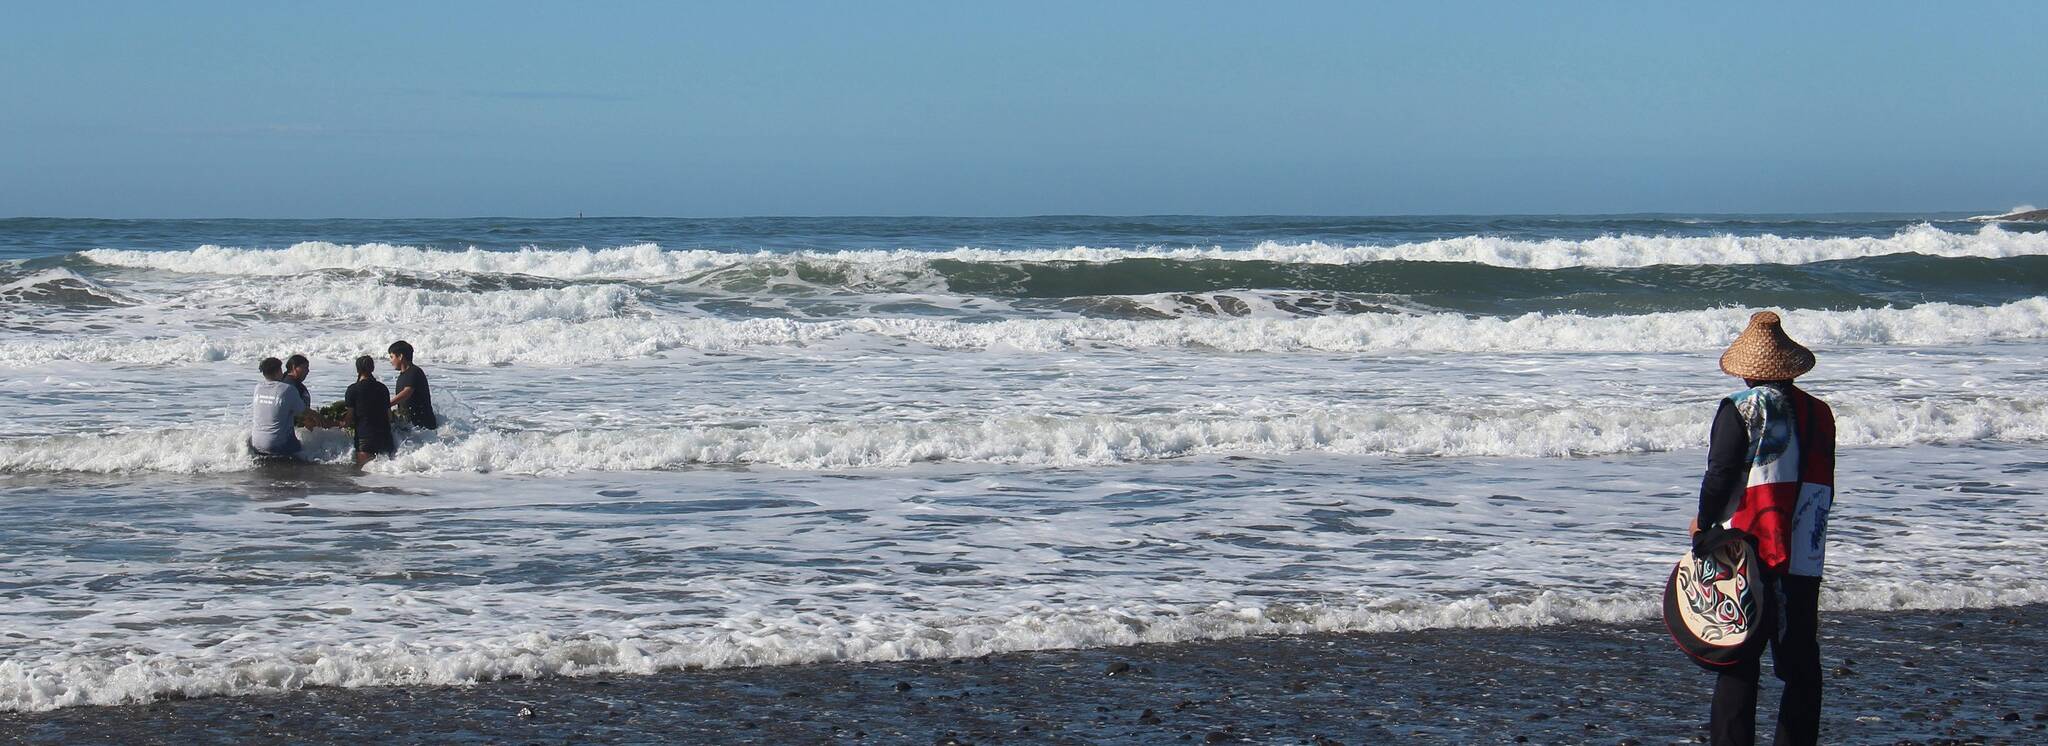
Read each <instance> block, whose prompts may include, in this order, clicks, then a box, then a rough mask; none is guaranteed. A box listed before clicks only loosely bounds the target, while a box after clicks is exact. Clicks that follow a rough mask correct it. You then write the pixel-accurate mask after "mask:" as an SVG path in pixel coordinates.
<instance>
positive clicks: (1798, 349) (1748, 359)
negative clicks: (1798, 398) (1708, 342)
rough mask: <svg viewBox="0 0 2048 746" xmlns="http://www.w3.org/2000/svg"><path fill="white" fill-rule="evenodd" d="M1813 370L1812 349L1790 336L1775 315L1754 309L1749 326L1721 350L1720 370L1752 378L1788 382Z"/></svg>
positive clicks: (1732, 374)
mask: <svg viewBox="0 0 2048 746" xmlns="http://www.w3.org/2000/svg"><path fill="white" fill-rule="evenodd" d="M1809 370H1813V351H1812V350H1809V349H1806V348H1805V347H1804V346H1802V345H1800V344H1799V343H1798V342H1794V341H1792V338H1791V337H1787V336H1785V328H1784V327H1783V326H1781V325H1780V324H1779V322H1778V315H1777V314H1775V313H1771V312H1770V311H1758V312H1757V313H1756V315H1754V316H1751V317H1749V328H1748V329H1744V330H1742V335H1741V336H1739V337H1736V338H1735V343H1734V344H1731V345H1728V351H1727V352H1723V353H1721V371H1722V372H1724V373H1727V374H1728V375H1731V376H1740V377H1742V378H1747V379H1750V380H1753V381H1790V380H1792V379H1794V378H1798V377H1799V375H1800V374H1802V373H1805V372H1807V371H1809Z"/></svg>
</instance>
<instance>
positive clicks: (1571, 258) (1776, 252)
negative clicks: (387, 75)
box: [82, 224, 2048, 282]
mask: <svg viewBox="0 0 2048 746" xmlns="http://www.w3.org/2000/svg"><path fill="white" fill-rule="evenodd" d="M1891 254H1925V255H1929V256H1937V257H1978V258H2003V257H2013V256H2036V255H2048V233H2038V232H2012V231H2007V230H2004V229H2002V228H1999V227H1998V226H1995V225H1987V226H1984V227H1983V228H1981V229H1979V230H1978V231H1977V232H1975V233H1952V232H1949V231H1945V230H1942V229H1939V228H1935V227H1933V226H1931V225H1925V224H1922V225H1918V226H1913V227H1911V228H1908V229H1906V230H1902V231H1900V232H1898V233H1897V234H1895V235H1892V236H1888V237H1882V238H1870V237H1833V238H1785V237H1779V236H1773V235H1761V236H1735V235H1720V236H1648V235H1634V234H1625V235H1615V236H1603V237H1600V238H1592V239H1585V240H1565V239H1552V240H1522V239H1511V238H1500V237H1493V236H1477V235H1475V236H1464V237H1459V238H1447V239H1439V240H1432V241H1419V242H1411V243H1399V244H1390V245H1383V246H1376V245H1342V244H1329V243H1322V242H1307V243H1283V242H1275V241H1266V242H1262V243H1259V244H1257V245H1255V246H1253V247H1251V248H1248V249H1227V248H1222V247H1206V248H1198V247H1158V246H1155V247H1132V248H1118V247H1100V248H1098V247H1088V246H1074V247H1068V248H1061V249H1036V250H1028V249H1027V250H990V249H978V248H971V247H963V248H956V249H950V250H912V249H893V250H885V249H871V250H845V251H797V252H768V251H760V252H734V251H718V250H710V249H681V250H669V249H663V248H661V247H660V246H659V245H656V244H652V243H644V244H636V245H632V246H621V247H615V248H603V249H589V248H583V249H574V250H540V249H522V250H519V251H485V250H481V249H475V248H471V249H469V250H466V251H443V250H435V249H427V248H421V247H417V246H402V245H393V244H381V243H369V244H336V243H329V242H324V241H310V242H304V243H299V244H295V245H293V246H291V247H288V248H283V249H248V248H231V247H223V246H215V245H207V246H201V247H199V248H196V249H191V250H183V251H137V250H127V249H93V250H90V251H86V252H83V254H82V255H83V256H84V257H85V258H86V259H88V260H91V261H92V262H95V263H98V264H101V265H107V266H116V267H132V268H140V269H153V270H160V271H167V272H178V273H189V274H215V275H263V276H279V275H297V274H305V273H308V272H316V271H322V270H371V269H385V270H400V271H412V272H462V273H471V274H511V275H529V276H537V277H549V278H556V279H570V280H590V279H610V280H636V279H637V280H650V279H674V278H686V277H689V276H691V275H695V274H699V273H704V272H711V271H718V270H726V269H730V268H733V267H738V266H749V265H762V264H769V265H774V264H809V265H838V266H841V267H866V268H869V269H877V268H878V269H881V270H883V271H885V272H890V273H910V274H912V275H914V276H923V275H922V274H921V273H922V272H923V271H924V270H925V268H927V267H928V266H929V265H930V263H932V262H938V261H950V262H965V263H975V264H1015V263H1051V262H1078V263H1097V264H1099V263H1106V262H1116V261H1123V260H1131V259H1165V260H1174V261H1258V262H1273V263H1280V264H1360V263H1368V262H1386V261H1411V262H1452V263H1466V264H1485V265H1492V266H1499V267H1513V268H1523V269H1560V268H1565V267H1646V266H1652V265H1730V264H1808V263H1813V262H1821V261H1829V260H1839V259H1857V258H1865V257H1875V256H1885V255H1891ZM900 281H901V280H900V279H897V280H885V281H884V282H900Z"/></svg>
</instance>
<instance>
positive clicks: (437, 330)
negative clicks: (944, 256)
mask: <svg viewBox="0 0 2048 746" xmlns="http://www.w3.org/2000/svg"><path fill="white" fill-rule="evenodd" d="M529 302H530V303H533V304H536V305H533V306H529V305H524V304H526V303H529ZM624 302H625V300H624V298H623V297H622V296H618V295H613V294H608V293H606V292H598V291H593V292H590V293H583V292H581V291H577V292H569V291H564V293H563V294H562V295H560V296H544V297H541V298H539V299H538V300H531V301H515V300H510V299H509V296H508V299H507V300H506V304H507V305H506V306H505V307H504V308H503V309H501V310H499V311H494V312H492V313H491V314H488V318H486V319H485V321H486V322H487V323H486V324H481V325H464V326H457V325H451V324H445V323H438V322H441V321H445V319H444V318H443V317H441V316H438V315H436V313H435V312H433V311H431V310H429V309H432V308H433V306H432V304H429V305H427V306H423V307H421V308H419V309H415V310H412V311H406V312H405V313H410V314H416V315H417V318H418V321H417V322H416V323H412V324H399V323H394V322H391V321H388V320H382V319H380V320H377V321H375V322H374V323H370V324H366V325H365V326H366V327H367V328H364V329H362V330H360V331H353V332H341V333H325V334H315V335H312V336H298V335H295V334H284V333H280V332H276V331H270V330H266V329H263V328H261V327H257V328H255V329H251V330H247V331H241V330H235V331H220V332H211V331H208V332H188V333H183V334H176V335H164V336H152V337H141V338H136V337H129V336H117V335H103V336H90V335H67V336H65V337H61V338H27V339H23V340H21V341H17V342H11V343H10V344H8V345H5V346H4V347H0V366H17V367H23V366H31V365H37V364H41V363H45V362H51V361H60V360H70V361H85V362H104V363H131V364H151V365H163V364H177V363H191V362H208V361H221V360H255V359H258V358H261V357H264V356H267V355H270V354H273V352H274V351H275V350H277V349H282V348H291V349H294V350H298V351H301V352H304V353H306V354H309V355H319V356H323V357H328V358H348V357H353V356H354V355H357V354H363V353H364V352H365V351H374V350H381V349H383V345H384V344H387V343H388V342H389V340H391V339H397V338H404V339H408V340H410V341H412V342H413V344H414V345H416V346H418V347H420V348H421V349H423V350H431V351H432V355H433V359H435V360H437V361H440V362H446V363H456V364H475V365H498V364H510V363H528V364H539V365H573V364H581V363H590V362H599V361H606V360H622V359H631V358H641V357H649V356H654V355H659V354H663V353H666V352H668V351H675V350H682V351H701V352H718V351H736V350H754V349H773V348H807V347H816V346H821V345H855V346H858V345H868V346H874V345H881V346H883V347H885V348H886V347H895V346H900V345H919V346H922V347H925V348H930V349H940V350H969V351H1006V352H1026V353H1045V352H1059V351H1066V350H1075V349H1124V350H1162V349H1165V350H1194V351H1211V352H1222V353H1243V352H1289V351H1311V352H1327V353H1361V354H1371V353H1402V352H1417V353H1439V352H1463V353H1487V354H1537V353H1548V352H1676V351H1687V350H1702V349H1712V348H1717V347H1720V346H1723V345H1726V344H1727V343H1728V341H1729V340H1730V339H1732V338H1733V337H1734V334H1735V332H1736V331H1738V330H1740V329H1741V328H1742V327H1743V325H1744V323H1745V322H1746V320H1747V319H1748V317H1749V314H1750V309H1739V308H1723V309H1715V310H1709V311H1679V312H1666V313H1650V314H1642V315H1636V316H1585V315H1578V314H1541V313H1531V314H1524V315H1520V316H1515V317H1508V318H1500V317H1490V316H1482V317H1472V316H1465V315H1461V314H1451V313H1437V314H1423V315H1410V314H1396V313H1360V314H1354V315H1348V316H1322V317H1312V318H1223V319H1217V318H1173V319H1163V320H1150V321H1131V320H1118V319H1098V318H1066V319H1005V320H1001V321H977V320H961V319H945V318H936V319H935V318H862V319H840V320H829V321H799V320H792V319H780V318H757V319H713V318H680V317H650V316H638V315H619V316H615V315H608V314H610V313H611V312H612V310H613V309H615V308H617V307H618V306H619V305H620V304H623V303H624ZM365 308H367V307H365ZM535 308H539V309H542V310H534V309H535ZM564 309H566V311H565V310H564ZM341 312H344V313H352V312H353V310H350V309H341ZM462 313H470V312H469V311H463V312H462ZM533 314H543V315H546V316H547V317H546V318H537V319H532V320H522V319H526V318H530V316H531V315H533ZM555 314H567V315H570V316H571V317H572V318H575V317H579V316H580V317H582V318H588V320H586V321H566V320H563V319H562V318H559V317H557V316H556V315H555ZM592 317H595V318H592ZM1786 319H1787V321H1786V328H1787V331H1788V332H1790V333H1791V334H1792V335H1793V337H1794V338H1796V339H1799V340H1800V341H1802V342H1803V343H1805V344H1807V345H1809V346H1821V347H1837V346H1854V345H1909V346H1936V345H1968V344H1983V343H1989V342H2000V341H2015V340H2032V339H2042V338H2044V337H2048V297H2035V298H2029V299H2026V300H2021V301H2016V302H2013V303H2008V304H2005V305H2000V306H1964V305H1955V304H1948V303H1927V304H1922V305H1917V306H1913V307H1910V308H1876V309H1860V310H1849V311H1792V312H1786Z"/></svg>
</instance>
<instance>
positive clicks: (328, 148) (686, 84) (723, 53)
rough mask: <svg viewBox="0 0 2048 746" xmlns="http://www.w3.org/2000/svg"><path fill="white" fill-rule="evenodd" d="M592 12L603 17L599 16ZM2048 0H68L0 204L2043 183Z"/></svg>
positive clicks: (208, 209)
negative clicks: (537, 0)
mask: <svg viewBox="0 0 2048 746" xmlns="http://www.w3.org/2000/svg"><path fill="white" fill-rule="evenodd" d="M586 6H596V7H586ZM2044 38H2048V4H2040V3H1969V4H1926V3H1918V4H1914V3H1840V4H1832V3H1812V4H1808V3H1796V4H1792V3H1787V4H1756V5H1745V4H1712V6H1711V7H1708V4H1676V3H1671V4H1666V3H1605V4H1596V3H1437V2H1431V3H1412V4H1404V5H1391V4H1388V5H1382V4H1375V3H1316V2H1299V3H1286V2H1280V3H1260V4H1252V3H1178V2H1177V3H1142V2H1115V3H1101V2H1091V3H1062V2H1029V3H1014V4H1009V3H1005V4H994V3H941V2H929V3H892V2H857V3H855V2H841V3H822V2H821V3H794V2H790V3H783V2H749V3H729V4H685V3H662V4H655V3H647V4H632V3H604V4H582V3H578V4H571V3H553V4H527V3H503V2H493V3H458V2H434V3H402V4H401V3H391V4H385V3H374V2H354V3H329V4H311V3H254V2H250V3H206V2H188V3H135V4H119V3H77V4H69V3H37V4H26V3H24V4H13V5H10V6H9V7H8V9H7V21H6V23H5V24H0V96H4V97H5V99H6V101H5V104H4V106H0V215H65V216H100V217H143V216H155V217H188V216H246V217H294V216H297V217H318V216H370V217H374V216H391V217H402V216H455V215H535V216H546V215H572V214H575V213H578V212H583V213H587V214H592V215H600V214H602V215H679V216H716V215H846V214H869V215H913V214H926V215H1019V214H1048V213H1094V214H1158V213H1197V214H1251V213H1271V214H1409V213H1509V212H1574V213H1588V212H1632V211H1678V212H1758V211H1763V212H1793V211H1850V210H1873V211H1930V210H1969V209H1996V208H2004V207H2009V206H2011V205H2014V204H2017V203H2022V202H2033V203H2043V202H2048V139H2044V137H2043V133H2048V95H2043V94H2042V91H2043V85H2044V78H2048V44H2044V43H2042V39H2044Z"/></svg>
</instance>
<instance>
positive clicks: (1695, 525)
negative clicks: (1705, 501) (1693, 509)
mask: <svg viewBox="0 0 2048 746" xmlns="http://www.w3.org/2000/svg"><path fill="white" fill-rule="evenodd" d="M1685 528H1686V532H1687V533H1689V534H1697V533H1699V532H1700V519H1699V516H1693V519H1692V522H1691V523H1688V524H1686V527H1685Z"/></svg>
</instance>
